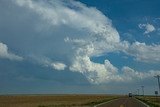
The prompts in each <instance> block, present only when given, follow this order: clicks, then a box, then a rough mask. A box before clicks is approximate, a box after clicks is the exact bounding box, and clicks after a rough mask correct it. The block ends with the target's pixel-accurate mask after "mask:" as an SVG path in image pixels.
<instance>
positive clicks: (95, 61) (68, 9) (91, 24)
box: [0, 0, 160, 95]
mask: <svg viewBox="0 0 160 107" xmlns="http://www.w3.org/2000/svg"><path fill="white" fill-rule="evenodd" d="M159 5H160V1H159V0H154V1H153V0H123V1H122V0H100V1H99V0H94V1H93V0H92V1H91V0H0V94H128V93H129V92H133V93H136V91H137V89H139V90H140V94H142V91H141V86H144V90H145V94H150V95H153V94H154V91H155V90H158V85H157V80H156V78H154V76H155V75H159V74H160V12H159V11H158V10H160V7H159Z"/></svg>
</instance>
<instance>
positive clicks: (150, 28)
mask: <svg viewBox="0 0 160 107" xmlns="http://www.w3.org/2000/svg"><path fill="white" fill-rule="evenodd" d="M138 26H139V28H140V29H144V30H145V32H144V34H148V33H151V32H153V31H155V30H156V29H155V27H154V26H153V25H151V24H149V23H147V24H139V25H138Z"/></svg>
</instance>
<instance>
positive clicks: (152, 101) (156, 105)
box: [137, 96, 160, 107]
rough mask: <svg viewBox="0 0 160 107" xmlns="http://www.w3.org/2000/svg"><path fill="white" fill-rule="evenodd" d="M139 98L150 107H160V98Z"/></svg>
mask: <svg viewBox="0 0 160 107" xmlns="http://www.w3.org/2000/svg"><path fill="white" fill-rule="evenodd" d="M137 98H138V99H139V100H141V101H143V102H144V103H146V104H148V105H149V106H150V107H160V96H157V97H155V96H144V97H143V96H139V97H137Z"/></svg>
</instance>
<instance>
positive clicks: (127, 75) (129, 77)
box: [121, 66, 160, 82]
mask: <svg viewBox="0 0 160 107" xmlns="http://www.w3.org/2000/svg"><path fill="white" fill-rule="evenodd" d="M121 71H122V72H123V75H122V78H123V80H124V81H127V82H129V81H136V80H139V79H146V78H150V77H153V76H155V75H157V74H159V73H160V71H158V70H157V71H155V70H150V71H148V72H140V71H136V70H134V69H132V68H130V67H128V66H124V67H123V68H122V69H121Z"/></svg>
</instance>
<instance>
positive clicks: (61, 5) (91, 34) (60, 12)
mask: <svg viewBox="0 0 160 107" xmlns="http://www.w3.org/2000/svg"><path fill="white" fill-rule="evenodd" d="M13 2H16V4H17V5H18V6H20V7H21V8H23V9H25V10H28V11H29V13H27V14H29V15H26V14H25V16H24V17H27V16H30V12H31V13H32V12H33V13H34V15H36V16H37V17H38V18H40V19H41V20H39V22H36V23H37V26H39V24H41V25H43V26H44V27H43V28H45V30H46V29H47V28H48V26H49V29H47V34H48V32H51V34H48V35H47V34H46V33H44V29H41V30H42V31H41V30H40V31H39V32H40V33H38V36H37V35H36V33H37V31H34V32H36V33H33V32H30V33H29V32H27V36H26V37H30V38H29V43H30V44H32V45H33V46H30V47H29V46H28V47H29V51H27V52H31V53H32V54H34V56H36V58H32V59H33V60H36V61H37V62H39V63H40V64H42V65H45V66H49V67H52V68H53V69H56V70H65V68H66V67H68V68H69V70H70V71H72V72H80V73H82V74H83V75H84V76H85V77H86V78H87V79H88V80H89V81H90V82H91V83H96V84H100V83H107V82H110V81H125V80H126V79H125V76H126V74H128V73H126V74H123V75H125V76H123V75H120V72H119V71H120V70H118V68H116V67H115V66H114V65H113V64H112V63H111V62H110V61H109V60H108V59H106V60H105V61H104V63H103V64H100V63H95V62H93V61H91V59H90V58H91V57H93V56H101V55H103V54H108V53H112V52H115V51H122V52H124V53H126V54H128V55H130V56H134V57H135V58H136V59H137V60H138V61H142V62H150V61H152V62H156V63H157V62H158V63H159V56H158V55H159V45H154V46H148V45H146V44H144V43H139V42H135V43H133V44H130V43H129V42H127V41H121V40H120V36H119V33H118V31H117V30H116V29H115V28H114V26H113V25H112V22H111V20H110V19H108V18H107V17H106V16H105V15H104V14H103V13H101V12H100V11H99V10H97V9H96V8H93V7H87V6H86V5H84V4H82V3H80V2H78V1H73V0H70V1H67V2H64V1H63V0H62V1H61V0H53V1H32V0H16V1H13ZM18 16H20V15H18ZM22 18H23V17H22ZM31 20H33V19H31ZM27 21H28V20H27ZM31 25H32V24H31ZM147 26H148V27H147ZM140 27H142V28H144V29H146V31H147V32H148V33H150V32H152V31H154V30H153V28H152V27H151V26H150V25H140ZM55 29H56V30H55ZM147 32H146V33H147ZM22 33H23V32H22ZM29 34H30V35H31V36H30V35H29ZM33 34H35V35H34V38H33V37H32V35H33ZM42 34H43V35H42ZM28 35H29V36H28ZM26 40H28V38H27V39H24V40H23V42H26ZM26 44H27V43H26ZM26 47H27V46H26ZM32 47H34V48H33V49H32V50H31V49H30V48H32ZM23 49H26V48H22V50H23ZM42 51H43V52H42ZM27 54H28V53H27ZM37 54H38V55H37ZM38 56H39V57H38ZM61 62H64V63H61ZM66 64H67V66H66ZM123 70H124V71H127V70H126V69H123ZM129 74H130V73H129ZM134 76H136V75H134Z"/></svg>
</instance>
